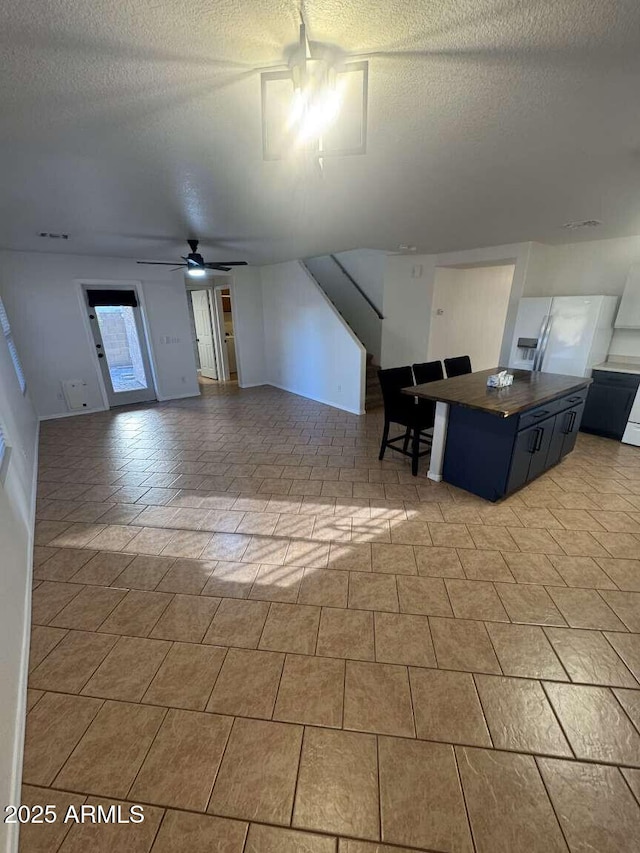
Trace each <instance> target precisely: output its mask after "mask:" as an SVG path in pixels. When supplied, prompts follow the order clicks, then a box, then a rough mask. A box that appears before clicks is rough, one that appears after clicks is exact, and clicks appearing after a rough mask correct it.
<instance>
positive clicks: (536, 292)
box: [524, 237, 640, 358]
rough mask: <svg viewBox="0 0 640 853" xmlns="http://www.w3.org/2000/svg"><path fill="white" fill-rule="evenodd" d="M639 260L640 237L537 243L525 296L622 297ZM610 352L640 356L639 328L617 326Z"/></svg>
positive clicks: (532, 256) (526, 283)
mask: <svg viewBox="0 0 640 853" xmlns="http://www.w3.org/2000/svg"><path fill="white" fill-rule="evenodd" d="M637 263H640V237H620V238H617V239H612V240H590V241H589V242H585V243H571V244H569V245H565V246H543V245H541V244H535V245H534V248H533V251H532V255H531V264H530V270H529V274H528V275H527V278H526V281H525V293H524V295H525V296H578V295H583V294H584V295H587V296H596V295H601V294H602V295H605V296H621V295H622V292H623V290H624V285H625V281H626V278H627V273H628V272H629V267H630V266H631V265H632V264H637ZM609 354H610V355H611V356H614V355H623V356H633V357H635V358H640V331H639V330H627V329H617V330H616V331H614V333H613V339H612V341H611V347H610V349H609Z"/></svg>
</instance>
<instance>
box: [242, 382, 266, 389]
mask: <svg viewBox="0 0 640 853" xmlns="http://www.w3.org/2000/svg"><path fill="white" fill-rule="evenodd" d="M269 384H270V383H269V382H245V383H243V384H242V385H241V384H240V383H239V382H238V388H262V387H264V386H265V385H269Z"/></svg>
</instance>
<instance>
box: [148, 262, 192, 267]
mask: <svg viewBox="0 0 640 853" xmlns="http://www.w3.org/2000/svg"><path fill="white" fill-rule="evenodd" d="M136 263H137V264H147V265H149V266H155V267H172V266H173V265H174V264H175V261H136ZM180 266H181V267H186V266H187V265H186V264H180Z"/></svg>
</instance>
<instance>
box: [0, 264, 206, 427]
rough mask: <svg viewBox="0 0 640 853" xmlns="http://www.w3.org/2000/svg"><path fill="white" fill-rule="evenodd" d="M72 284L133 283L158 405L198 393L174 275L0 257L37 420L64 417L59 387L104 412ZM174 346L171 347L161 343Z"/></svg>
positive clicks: (180, 287) (181, 290) (0, 275)
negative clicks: (75, 382) (69, 384)
mask: <svg viewBox="0 0 640 853" xmlns="http://www.w3.org/2000/svg"><path fill="white" fill-rule="evenodd" d="M78 280H94V281H95V280H100V281H110V282H123V281H141V282H142V294H143V298H144V305H145V308H146V319H147V323H148V331H149V333H150V341H149V343H150V356H151V361H152V366H153V369H154V374H155V376H156V380H157V392H158V397H159V398H160V399H171V398H175V397H182V396H190V395H196V394H198V393H199V390H198V384H197V380H196V366H195V360H194V354H193V347H192V341H191V332H190V328H189V317H188V312H187V302H186V293H185V287H184V281H183V276H182V274H181V273H171V272H169V271H168V268H164V267H141V266H137V265H136V263H135V261H132V260H127V259H122V258H98V257H88V256H83V255H59V254H48V253H44V252H42V253H40V252H0V281H2V286H3V291H4V294H5V304H6V305H7V311H10V312H11V315H12V316H13V317H14V322H13V326H14V334H15V338H16V343H17V345H18V346H19V347H20V350H21V352H22V358H23V363H24V369H25V373H26V375H27V379H28V381H29V385H30V387H31V394H32V399H33V402H34V405H35V407H36V410H37V412H38V414H39V415H40V416H41V417H55V416H59V415H64V414H67V408H66V405H65V402H64V400H63V399H61V398H60V397H61V388H60V383H61V381H62V380H64V379H84V380H85V381H86V383H87V390H88V394H89V407H90V408H91V409H101V408H104V401H103V398H102V394H101V390H100V385H99V380H98V376H99V368H98V361H97V359H96V356H95V347H94V345H93V343H92V342H91V340H90V339H89V337H88V335H87V331H86V327H85V325H84V319H83V317H82V310H83V309H82V305H81V303H80V300H79V298H78V285H77V281H78ZM165 337H169V338H178V339H179V342H178V343H172V344H166V343H161V342H160V341H161V339H162V338H165Z"/></svg>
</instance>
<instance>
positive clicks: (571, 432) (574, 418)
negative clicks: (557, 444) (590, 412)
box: [558, 403, 584, 456]
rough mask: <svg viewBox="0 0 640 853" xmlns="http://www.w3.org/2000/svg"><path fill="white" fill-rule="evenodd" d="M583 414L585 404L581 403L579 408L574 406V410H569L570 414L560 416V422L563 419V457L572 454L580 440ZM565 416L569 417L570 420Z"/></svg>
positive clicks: (564, 413) (565, 413)
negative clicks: (578, 439)
mask: <svg viewBox="0 0 640 853" xmlns="http://www.w3.org/2000/svg"><path fill="white" fill-rule="evenodd" d="M583 412H584V403H581V404H580V405H579V406H574V407H573V409H569V411H568V412H563V413H562V415H558V420H560V419H561V418H562V421H563V425H562V432H563V438H564V441H563V442H562V456H566V455H567V453H571V451H572V450H573V448H574V447H575V446H576V439H577V438H578V432H579V430H580V423H581V421H582V413H583ZM565 416H568V418H567V417H565Z"/></svg>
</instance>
